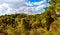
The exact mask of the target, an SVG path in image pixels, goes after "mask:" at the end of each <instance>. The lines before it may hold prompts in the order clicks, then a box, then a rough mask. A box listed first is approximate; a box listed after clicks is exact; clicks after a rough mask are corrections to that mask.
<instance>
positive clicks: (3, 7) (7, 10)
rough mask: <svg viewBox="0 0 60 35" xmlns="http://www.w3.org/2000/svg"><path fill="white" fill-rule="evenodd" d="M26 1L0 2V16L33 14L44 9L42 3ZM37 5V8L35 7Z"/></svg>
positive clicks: (9, 0)
mask: <svg viewBox="0 0 60 35" xmlns="http://www.w3.org/2000/svg"><path fill="white" fill-rule="evenodd" d="M27 1H28V0H0V3H1V4H0V13H1V14H0V15H5V14H15V13H26V14H35V12H36V13H37V12H38V11H39V10H40V9H43V8H45V7H46V5H45V4H43V3H44V2H46V0H44V1H40V2H29V1H28V2H27ZM35 5H37V6H35Z"/></svg>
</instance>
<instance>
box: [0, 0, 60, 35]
mask: <svg viewBox="0 0 60 35" xmlns="http://www.w3.org/2000/svg"><path fill="white" fill-rule="evenodd" d="M47 2H48V1H47ZM48 3H49V4H50V6H49V7H47V8H45V12H44V13H41V14H36V15H27V14H11V15H4V16H0V35H60V13H59V12H60V0H51V1H50V2H48Z"/></svg>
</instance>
